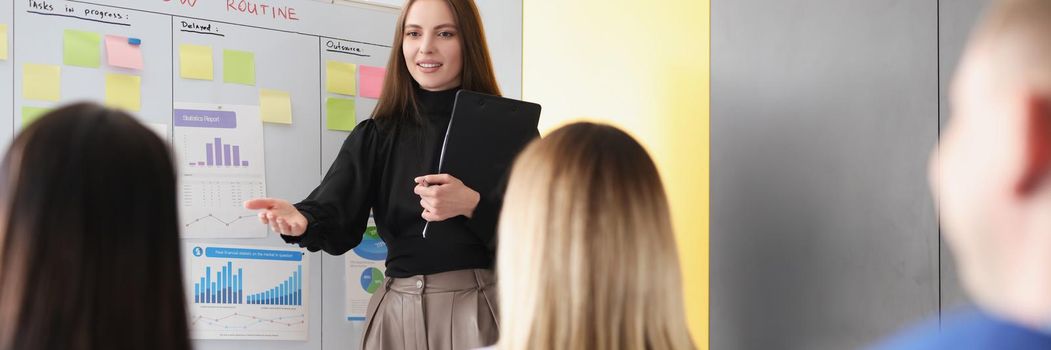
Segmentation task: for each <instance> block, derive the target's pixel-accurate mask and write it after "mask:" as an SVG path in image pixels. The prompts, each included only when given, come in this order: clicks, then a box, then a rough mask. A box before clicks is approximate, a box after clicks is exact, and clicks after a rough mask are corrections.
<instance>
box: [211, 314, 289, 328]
mask: <svg viewBox="0 0 1051 350" xmlns="http://www.w3.org/2000/svg"><path fill="white" fill-rule="evenodd" d="M305 323H306V315H304V314H296V315H289V316H279V317H261V316H255V315H250V314H247V313H241V312H233V313H230V314H227V315H225V316H222V317H215V318H213V317H206V316H201V315H197V316H195V317H194V318H193V320H191V321H190V326H191V327H192V326H199V325H209V326H217V327H222V328H223V329H249V328H253V327H256V326H271V325H274V326H284V327H288V328H291V327H296V326H299V325H302V324H305ZM260 328H261V327H260Z"/></svg>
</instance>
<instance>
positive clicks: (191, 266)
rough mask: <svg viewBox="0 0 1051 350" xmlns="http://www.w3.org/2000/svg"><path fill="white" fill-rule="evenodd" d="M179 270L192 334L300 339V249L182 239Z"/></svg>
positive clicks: (303, 293)
mask: <svg viewBox="0 0 1051 350" xmlns="http://www.w3.org/2000/svg"><path fill="white" fill-rule="evenodd" d="M185 249H186V250H185V251H187V252H189V253H190V254H188V255H187V257H186V263H185V271H184V275H185V276H187V278H188V280H187V281H186V289H187V292H186V295H187V304H188V305H190V307H189V309H188V310H189V318H190V331H191V335H192V337H193V338H194V339H269V340H306V338H307V335H308V333H307V329H308V328H307V325H308V322H307V321H308V320H309V319H310V317H309V315H308V310H310V308H309V307H308V300H307V299H308V298H307V296H309V295H310V293H309V292H308V286H309V283H307V282H306V281H309V279H308V277H307V276H308V266H307V261H308V260H307V259H304V252H303V251H301V250H297V249H275V248H272V247H252V246H233V245H210V244H203V243H187V244H186V247H185Z"/></svg>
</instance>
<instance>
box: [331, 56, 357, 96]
mask: <svg viewBox="0 0 1051 350" xmlns="http://www.w3.org/2000/svg"><path fill="white" fill-rule="evenodd" d="M357 72H358V66H357V65H355V64H353V63H344V62H338V61H328V62H327V63H326V64H325V89H326V90H328V92H331V93H334V94H342V95H351V96H353V95H356V94H357V90H358V86H357V84H356V83H355V81H354V78H355V77H356V76H357Z"/></svg>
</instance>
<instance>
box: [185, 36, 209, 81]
mask: <svg viewBox="0 0 1051 350" xmlns="http://www.w3.org/2000/svg"><path fill="white" fill-rule="evenodd" d="M179 76H181V77H183V78H186V79H200V80H212V47H211V46H204V45H193V44H182V45H179Z"/></svg>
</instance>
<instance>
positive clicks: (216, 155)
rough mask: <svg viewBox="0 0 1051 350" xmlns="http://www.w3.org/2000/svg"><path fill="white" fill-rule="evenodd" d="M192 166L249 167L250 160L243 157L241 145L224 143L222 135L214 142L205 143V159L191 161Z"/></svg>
mask: <svg viewBox="0 0 1051 350" xmlns="http://www.w3.org/2000/svg"><path fill="white" fill-rule="evenodd" d="M189 166H192V167H246V168H247V167H248V161H247V160H243V159H242V158H241V146H239V145H231V144H224V143H223V138H222V137H216V138H215V141H214V142H208V143H205V144H204V160H203V161H200V160H199V161H195V162H189Z"/></svg>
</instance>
